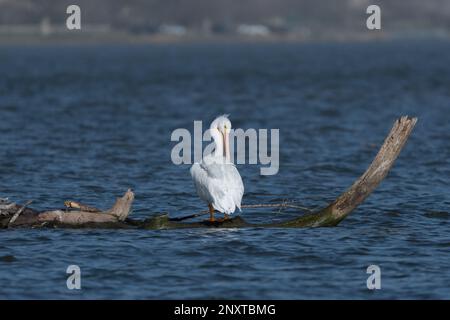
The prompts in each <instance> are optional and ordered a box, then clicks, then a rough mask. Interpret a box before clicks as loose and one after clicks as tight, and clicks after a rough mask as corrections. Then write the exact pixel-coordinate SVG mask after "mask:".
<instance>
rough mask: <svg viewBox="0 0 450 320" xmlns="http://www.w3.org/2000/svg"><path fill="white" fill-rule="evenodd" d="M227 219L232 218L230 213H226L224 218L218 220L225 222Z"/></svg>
mask: <svg viewBox="0 0 450 320" xmlns="http://www.w3.org/2000/svg"><path fill="white" fill-rule="evenodd" d="M227 220H231V218H230V216H229V215H228V214H226V213H225V214H224V215H223V218H220V219H217V222H225V221H227Z"/></svg>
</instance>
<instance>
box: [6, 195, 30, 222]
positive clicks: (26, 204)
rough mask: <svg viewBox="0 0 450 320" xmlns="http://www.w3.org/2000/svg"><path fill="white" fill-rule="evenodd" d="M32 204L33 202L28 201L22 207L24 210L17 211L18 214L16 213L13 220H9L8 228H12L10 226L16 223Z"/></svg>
mask: <svg viewBox="0 0 450 320" xmlns="http://www.w3.org/2000/svg"><path fill="white" fill-rule="evenodd" d="M32 202H33V200H28V201H27V203H25V204H24V205H23V206H22V208H20V209H19V210H17V212H16V213H14V215H13V216H12V218H11V220H9V222H8V226H7V227H10V226H11V225H12V224H13V223H14V222H15V221H16V219H17V218H18V217H19V215H20V214H21V213H22V212H23V211H24V210H25V208H26V207H27V206H29V205H30V204H31V203H32Z"/></svg>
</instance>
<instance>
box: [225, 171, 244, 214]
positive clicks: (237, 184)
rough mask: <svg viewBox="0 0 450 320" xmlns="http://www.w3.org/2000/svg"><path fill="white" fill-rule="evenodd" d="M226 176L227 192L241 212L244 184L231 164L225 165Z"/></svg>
mask: <svg viewBox="0 0 450 320" xmlns="http://www.w3.org/2000/svg"><path fill="white" fill-rule="evenodd" d="M226 176H227V180H228V183H227V185H228V188H229V192H230V193H231V195H232V198H233V202H234V204H235V205H236V207H237V208H238V209H239V211H241V202H242V197H243V196H244V183H243V182H242V178H241V175H240V174H239V171H238V169H237V168H236V166H235V165H234V164H232V163H230V164H227V165H226Z"/></svg>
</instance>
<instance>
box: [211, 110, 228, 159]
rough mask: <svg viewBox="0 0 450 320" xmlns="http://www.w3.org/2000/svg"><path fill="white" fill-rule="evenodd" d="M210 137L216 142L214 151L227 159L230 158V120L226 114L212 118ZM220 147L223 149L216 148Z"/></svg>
mask: <svg viewBox="0 0 450 320" xmlns="http://www.w3.org/2000/svg"><path fill="white" fill-rule="evenodd" d="M209 129H210V131H211V137H212V138H213V139H214V141H215V142H216V152H220V153H222V152H223V153H222V155H223V156H225V158H226V159H227V160H230V142H229V136H230V130H231V121H230V120H229V119H228V115H227V114H225V115H222V116H219V117H217V118H216V119H214V121H213V122H212V123H211V126H210V128H209ZM220 147H222V149H223V150H218V149H220Z"/></svg>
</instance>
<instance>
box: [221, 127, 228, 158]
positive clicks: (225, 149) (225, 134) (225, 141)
mask: <svg viewBox="0 0 450 320" xmlns="http://www.w3.org/2000/svg"><path fill="white" fill-rule="evenodd" d="M222 136H223V154H224V155H225V159H226V160H227V161H230V141H229V136H230V132H229V131H227V129H225V130H224V132H222Z"/></svg>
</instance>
